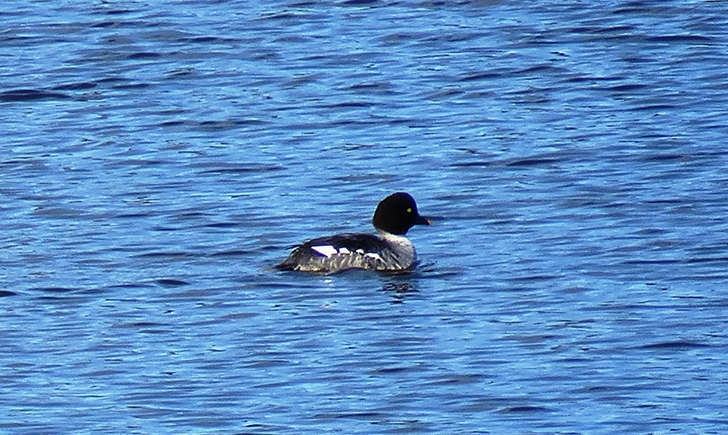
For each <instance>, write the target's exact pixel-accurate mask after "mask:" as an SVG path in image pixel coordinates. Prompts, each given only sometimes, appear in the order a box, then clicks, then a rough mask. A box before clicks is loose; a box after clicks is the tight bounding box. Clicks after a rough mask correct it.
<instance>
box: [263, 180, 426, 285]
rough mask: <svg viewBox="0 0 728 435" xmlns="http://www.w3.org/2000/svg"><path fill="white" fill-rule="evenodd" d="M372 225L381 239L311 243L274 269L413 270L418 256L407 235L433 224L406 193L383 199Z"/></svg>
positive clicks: (349, 236)
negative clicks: (410, 230)
mask: <svg viewBox="0 0 728 435" xmlns="http://www.w3.org/2000/svg"><path fill="white" fill-rule="evenodd" d="M372 224H374V228H376V230H377V232H378V233H379V235H376V236H375V235H372V234H352V233H346V234H337V235H334V236H329V237H320V238H317V239H313V240H309V241H307V242H305V243H303V244H301V245H298V246H297V247H296V249H294V250H293V252H291V254H290V255H289V256H288V258H286V259H285V260H283V262H282V263H280V264H278V265H276V266H275V267H276V268H277V269H280V270H296V271H301V272H314V273H324V274H330V273H336V272H340V271H342V270H347V269H367V270H377V271H381V272H403V271H409V270H411V269H412V267H413V266H414V264H415V260H416V259H417V255H416V254H415V247H414V246H413V245H412V242H410V241H409V239H407V238H406V237H405V236H404V235H405V234H407V230H409V229H410V228H412V227H413V226H414V225H431V224H432V222H430V220H429V219H426V218H424V217H422V216H420V214H419V213H418V212H417V204H415V200H414V198H412V196H411V195H410V194H408V193H405V192H397V193H394V194H392V195H389V196H388V197H386V198H384V199H383V200H382V201H381V202H380V203H379V205H378V206H377V209H376V211H375V212H374V217H373V218H372Z"/></svg>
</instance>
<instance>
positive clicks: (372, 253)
mask: <svg viewBox="0 0 728 435" xmlns="http://www.w3.org/2000/svg"><path fill="white" fill-rule="evenodd" d="M364 256H365V257H369V258H373V259H375V260H379V261H384V259H383V258H382V257H380V256H379V254H376V253H374V252H367V253H366V254H364Z"/></svg>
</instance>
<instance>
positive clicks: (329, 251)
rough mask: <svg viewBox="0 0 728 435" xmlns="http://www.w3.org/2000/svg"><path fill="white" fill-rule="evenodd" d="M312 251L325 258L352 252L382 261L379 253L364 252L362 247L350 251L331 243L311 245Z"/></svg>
mask: <svg viewBox="0 0 728 435" xmlns="http://www.w3.org/2000/svg"><path fill="white" fill-rule="evenodd" d="M311 250H312V251H316V252H318V253H319V254H321V255H323V256H324V257H326V258H331V257H332V256H334V255H337V254H338V255H351V254H353V253H356V254H359V255H363V256H364V257H369V258H372V259H374V260H378V261H384V259H383V258H382V257H380V256H379V254H377V253H375V252H364V250H363V249H357V250H356V251H354V252H351V251H350V250H349V249H347V248H345V247H343V246H342V247H341V248H339V249H336V248H335V247H334V246H331V245H319V246H311Z"/></svg>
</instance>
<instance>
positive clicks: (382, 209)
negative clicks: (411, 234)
mask: <svg viewBox="0 0 728 435" xmlns="http://www.w3.org/2000/svg"><path fill="white" fill-rule="evenodd" d="M372 224H374V227H375V228H376V229H378V230H382V231H386V232H388V233H391V234H398V235H404V234H407V230H409V229H410V228H412V227H413V226H414V225H431V224H432V222H430V220H429V219H426V218H424V217H422V216H420V214H419V213H418V212H417V204H416V203H415V200H414V198H412V196H411V195H410V194H409V193H405V192H397V193H393V194H391V195H389V196H388V197H386V198H384V199H383V200H382V201H381V202H380V203H379V205H378V206H377V210H376V211H375V212H374V217H373V218H372Z"/></svg>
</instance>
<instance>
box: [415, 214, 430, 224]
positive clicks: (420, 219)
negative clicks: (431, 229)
mask: <svg viewBox="0 0 728 435" xmlns="http://www.w3.org/2000/svg"><path fill="white" fill-rule="evenodd" d="M415 224H416V225H432V221H431V220H429V219H427V218H426V217H424V216H417V220H416V221H415Z"/></svg>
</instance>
